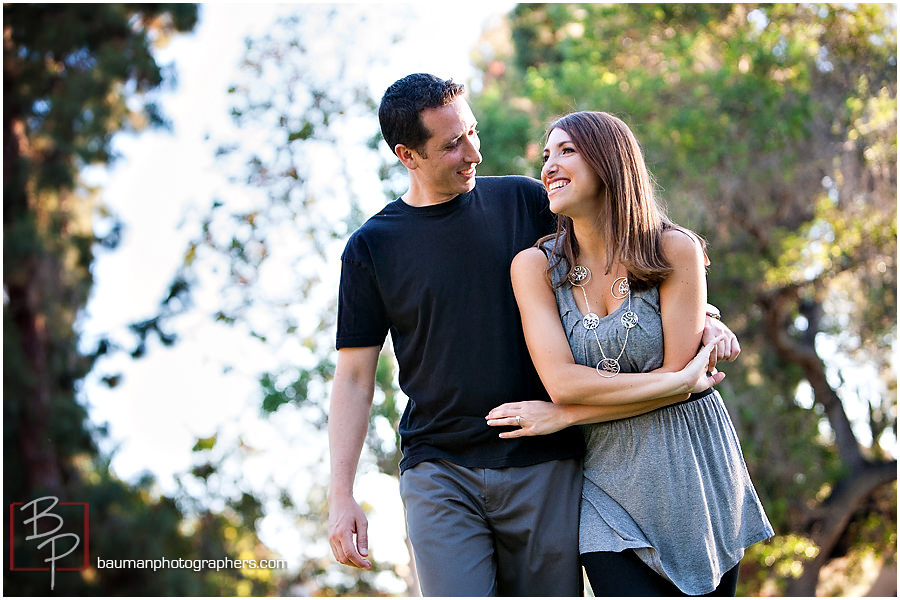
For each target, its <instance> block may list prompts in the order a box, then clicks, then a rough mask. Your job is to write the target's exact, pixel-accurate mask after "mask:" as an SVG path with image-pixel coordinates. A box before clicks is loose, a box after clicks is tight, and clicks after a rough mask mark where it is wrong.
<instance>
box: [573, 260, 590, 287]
mask: <svg viewBox="0 0 900 600" xmlns="http://www.w3.org/2000/svg"><path fill="white" fill-rule="evenodd" d="M590 280H591V270H590V269H588V268H587V267H585V266H583V265H575V268H574V269H572V272H571V273H569V283H571V284H572V285H584V284H585V283H587V282H588V281H590Z"/></svg>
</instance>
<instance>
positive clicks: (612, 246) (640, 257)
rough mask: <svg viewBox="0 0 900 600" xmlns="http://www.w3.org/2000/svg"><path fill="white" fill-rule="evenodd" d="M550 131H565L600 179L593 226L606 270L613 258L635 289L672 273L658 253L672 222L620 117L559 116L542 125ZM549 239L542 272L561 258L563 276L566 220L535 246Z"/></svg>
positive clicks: (569, 244) (569, 256)
mask: <svg viewBox="0 0 900 600" xmlns="http://www.w3.org/2000/svg"><path fill="white" fill-rule="evenodd" d="M554 129H562V130H563V131H565V132H566V133H567V134H569V137H570V139H571V140H572V143H573V144H574V145H575V147H576V148H577V149H578V152H580V153H581V155H582V156H583V157H584V159H585V161H586V162H587V163H588V165H590V167H591V168H592V169H593V170H594V171H595V172H596V173H597V175H598V176H599V177H600V182H601V185H602V189H603V192H604V193H605V195H606V199H607V202H604V203H602V204H601V209H600V211H599V213H598V214H597V221H596V224H597V227H598V228H600V229H602V230H603V237H604V239H605V240H606V265H605V267H606V272H607V273H609V272H610V270H611V269H612V266H613V264H614V263H615V261H616V260H618V261H619V262H621V263H622V264H623V265H624V266H625V268H626V269H627V270H628V278H629V281H630V283H631V284H632V286H634V287H635V289H640V288H646V287H650V286H653V285H656V284H658V283H660V282H662V281H663V280H664V279H665V278H666V277H667V276H668V275H669V274H670V273H671V272H672V266H671V264H670V263H669V261H668V260H666V258H665V256H664V255H663V252H662V245H661V240H662V233H663V232H664V231H665V230H667V229H670V228H673V227H678V226H677V225H675V224H674V223H672V222H671V221H670V220H669V219H668V217H667V216H666V214H665V211H664V210H663V208H662V206H660V204H659V203H658V202H657V200H656V195H655V193H654V188H655V182H654V181H653V178H652V177H651V175H650V172H649V171H648V170H647V166H646V164H645V163H644V155H643V153H642V152H641V147H640V144H638V141H637V139H636V138H635V137H634V134H633V133H632V132H631V130H630V129H629V128H628V126H627V125H626V124H625V123H624V122H622V120H621V119H619V118H617V117H614V116H613V115H611V114H609V113H605V112H594V111H590V112H588V111H585V112H576V113H571V114H569V115H566V116H565V117H562V118H561V119H559V120H557V121H556V122H554V123H553V124H552V125H550V127H549V128H548V129H547V136H548V137H549V135H550V132H552V131H553V130H554ZM678 228H679V229H681V228H680V227H678ZM689 234H690V235H692V236H694V237H696V238H697V239H698V240H700V243H701V245H704V243H703V240H702V238H700V237H699V236H697V235H696V234H695V233H693V232H689ZM549 240H554V245H555V248H556V250H555V252H554V255H553V256H552V257H551V260H550V266H549V267H548V270H547V271H548V274H549V272H550V271H551V270H552V269H553V268H554V267H555V266H556V265H557V264H558V263H559V261H560V260H562V259H563V258H565V259H566V262H567V263H568V268H569V271H568V272H567V275H568V274H569V273H571V272H572V269H573V268H574V267H575V264H576V258H577V257H578V249H579V248H578V240H577V239H576V237H575V232H574V230H573V228H572V219H571V218H569V217H566V216H564V215H559V218H558V220H557V229H556V233H555V234H551V235H548V236H545V237H543V238H541V239H540V240H538V242H537V246H538V247H541V246H542V245H543V244H544V243H545V242H547V241H549ZM704 248H705V245H704ZM563 281H565V279H563ZM561 283H562V282H558V284H561Z"/></svg>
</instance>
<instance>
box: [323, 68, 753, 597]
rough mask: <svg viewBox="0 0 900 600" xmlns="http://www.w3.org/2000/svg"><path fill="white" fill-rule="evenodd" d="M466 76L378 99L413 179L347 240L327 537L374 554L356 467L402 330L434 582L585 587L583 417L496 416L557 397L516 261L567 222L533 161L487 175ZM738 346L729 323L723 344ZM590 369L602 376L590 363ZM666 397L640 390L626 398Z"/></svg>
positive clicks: (420, 532)
mask: <svg viewBox="0 0 900 600" xmlns="http://www.w3.org/2000/svg"><path fill="white" fill-rule="evenodd" d="M463 92H464V87H463V86H462V85H458V84H455V83H453V82H452V81H443V80H441V79H439V78H437V77H434V76H432V75H427V74H414V75H409V76H407V77H404V78H403V79H400V80H398V81H397V82H395V83H394V84H393V85H391V87H389V88H388V90H387V91H386V92H385V95H384V97H383V98H382V101H381V106H380V108H379V120H380V122H381V129H382V134H383V135H384V138H385V141H386V142H387V143H388V145H389V146H390V147H391V149H392V150H393V151H394V152H395V154H396V155H397V157H398V158H399V159H400V161H401V162H402V163H403V165H404V166H405V167H406V168H407V170H408V172H409V177H410V185H409V190H408V191H407V192H406V193H405V194H403V196H401V197H400V198H398V199H397V200H395V201H394V202H392V203H390V204H388V205H387V206H386V207H385V208H384V209H383V210H382V211H380V212H379V213H378V214H377V215H375V216H373V217H372V218H371V219H369V221H367V222H366V223H365V224H364V225H363V226H362V227H361V228H360V229H359V230H358V231H357V232H355V233H354V234H353V236H352V237H351V238H350V240H349V241H348V243H347V247H346V249H345V251H344V255H343V257H342V261H343V264H342V273H341V286H340V297H339V308H338V333H337V344H336V345H337V348H338V362H337V369H336V371H335V378H334V387H333V391H332V404H331V412H330V416H329V438H330V447H331V468H332V482H331V488H330V491H329V504H330V516H329V522H330V523H329V525H330V543H331V546H332V550H333V552H334V555H335V558H336V559H337V560H338V561H339V562H341V563H344V564H348V565H352V566H356V567H360V568H369V567H370V566H371V563H370V561H369V560H368V535H367V522H366V518H365V515H364V514H363V511H362V509H361V508H360V506H359V504H358V503H357V502H356V501H355V499H354V498H353V480H354V476H355V473H356V468H357V463H358V460H359V456H360V452H361V450H362V446H363V442H364V439H365V435H366V431H367V427H368V416H369V411H370V408H371V403H372V396H373V391H374V384H375V370H376V365H377V361H378V354H379V351H380V348H381V346H382V344H383V342H384V339H385V337H386V335H387V332H388V331H390V334H391V338H392V341H393V345H394V351H395V354H396V357H397V361H398V363H399V366H400V387H401V388H402V389H403V391H404V392H405V393H406V395H407V396H408V397H409V403H408V405H407V407H406V410H405V412H404V414H403V417H402V419H401V422H400V436H401V446H402V450H403V459H402V460H401V462H400V469H401V479H400V491H401V495H402V497H403V502H404V506H405V509H406V514H407V525H408V531H409V536H410V540H411V541H412V545H413V550H414V553H415V560H416V566H417V570H418V574H419V581H420V585H421V587H422V592H423V594H425V595H429V596H430V595H438V596H490V595H504V596H553V595H562V596H577V595H581V594H582V585H581V581H582V579H581V566H580V564H579V556H578V516H579V508H578V507H579V501H580V495H581V456H582V452H583V445H582V439H581V434H580V432H579V431H577V430H575V429H574V428H571V429H569V430H563V431H560V432H558V433H556V434H552V435H546V436H535V437H521V438H516V439H500V438H498V436H497V431H495V430H494V429H492V428H490V427H488V426H487V424H486V421H485V415H487V413H488V412H489V411H490V410H491V409H492V408H494V407H495V406H498V405H500V404H503V403H505V402H512V401H517V400H523V399H547V395H546V392H545V391H544V389H543V387H542V386H541V384H540V381H539V379H538V377H537V375H536V373H535V371H534V367H533V366H532V365H531V361H530V359H529V356H528V350H527V348H526V346H525V341H524V337H523V334H522V330H521V323H520V320H519V317H518V312H517V309H516V303H515V299H514V296H513V292H512V287H511V284H510V279H509V265H510V262H511V261H512V258H513V257H514V256H515V255H516V253H518V252H519V251H520V250H522V249H524V248H527V247H529V246H531V245H533V244H534V242H535V241H536V240H537V239H538V238H539V237H541V236H542V235H544V234H546V233H549V232H550V231H552V229H553V215H552V214H551V213H550V211H549V208H548V206H547V200H546V194H545V193H544V190H543V187H542V186H541V184H540V183H538V182H536V181H534V180H532V179H530V178H526V177H516V176H511V177H487V178H478V181H477V184H476V178H475V168H476V166H477V165H478V164H479V163H480V162H481V154H480V142H479V139H478V130H477V129H476V120H475V117H474V115H473V114H472V111H471V109H470V108H469V106H468V104H467V103H466V101H465V99H464V97H463ZM729 333H730V332H729ZM737 352H739V348H738V346H737V341H736V340H735V339H734V338H733V336H731V337H730V338H728V340H727V341H726V342H724V343H723V348H722V349H721V351H720V356H724V357H730V358H733V357H734V356H736V355H737ZM584 377H585V380H586V381H588V382H589V383H592V382H594V381H596V379H597V375H596V372H594V370H593V369H590V368H588V367H585V371H584ZM669 401H671V400H665V399H661V400H659V401H653V402H651V403H643V404H641V405H640V406H637V405H628V406H626V407H623V409H622V413H621V416H631V415H634V414H639V413H642V412H646V411H647V410H651V409H652V408H656V407H658V406H661V405H662V404H665V403H667V402H669ZM654 403H655V404H654Z"/></svg>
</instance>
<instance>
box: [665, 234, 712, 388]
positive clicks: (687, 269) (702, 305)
mask: <svg viewBox="0 0 900 600" xmlns="http://www.w3.org/2000/svg"><path fill="white" fill-rule="evenodd" d="M662 250H663V252H664V254H665V257H666V259H667V260H668V261H669V264H670V265H672V273H671V274H670V275H669V276H668V277H667V278H666V280H665V281H663V282H662V284H660V286H659V308H660V314H661V316H662V327H663V340H664V358H663V365H662V367H660V369H659V370H660V371H664V372H665V371H669V372H674V371H679V370H681V369H683V368H684V366H685V365H686V364H688V362H690V361H691V359H692V358H694V354H695V353H696V350H697V346H698V345H699V344H700V340H701V336H702V335H703V327H704V322H705V320H706V268H705V265H706V256H705V254H704V252H703V248H702V247H701V245H700V242H699V240H697V238H695V237H694V236H693V235H691V234H690V233H688V232H685V231H683V230H680V229H669V230H667V231H666V232H664V233H663V236H662Z"/></svg>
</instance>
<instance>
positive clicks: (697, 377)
mask: <svg viewBox="0 0 900 600" xmlns="http://www.w3.org/2000/svg"><path fill="white" fill-rule="evenodd" d="M725 337H726V336H724V335H720V336H719V337H717V338H715V339H714V340H712V341H711V342H710V343H708V344H706V345H705V346H703V347H702V348H701V349H700V351H699V352H698V353H697V356H695V357H694V358H693V359H691V362H689V363H688V364H687V366H685V367H684V368H683V369H682V370H681V373H682V374H683V375H684V376H685V381H686V382H687V383H686V385H687V387H688V392H690V393H692V394H693V393H695V392H702V391H703V390H705V389H707V388H711V387H712V386H714V385H717V384H719V383H721V382H722V380H723V379H725V373H720V372H718V371H716V354H715V351H716V346H717V345H718V344H719V343H720V342H722V341H723V340H724V339H725ZM495 410H496V409H495Z"/></svg>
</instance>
